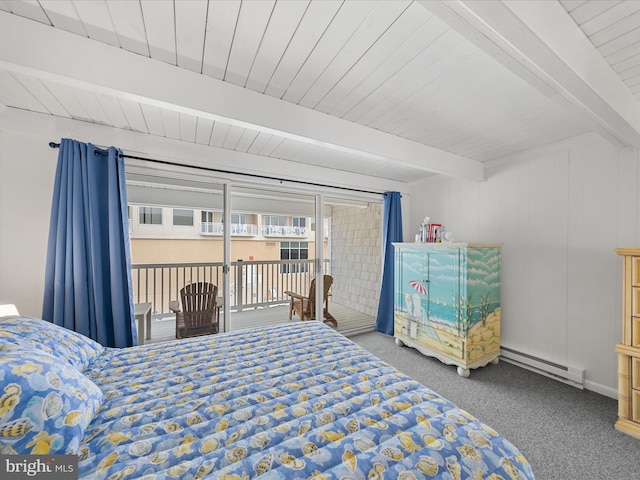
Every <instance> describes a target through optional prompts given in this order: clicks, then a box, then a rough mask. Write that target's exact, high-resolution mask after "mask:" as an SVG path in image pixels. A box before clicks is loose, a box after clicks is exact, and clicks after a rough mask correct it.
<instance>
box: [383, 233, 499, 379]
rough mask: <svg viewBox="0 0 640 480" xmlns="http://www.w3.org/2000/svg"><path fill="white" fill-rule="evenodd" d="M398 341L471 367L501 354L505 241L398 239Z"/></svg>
mask: <svg viewBox="0 0 640 480" xmlns="http://www.w3.org/2000/svg"><path fill="white" fill-rule="evenodd" d="M393 245H394V247H395V248H394V250H395V279H394V337H395V340H396V344H398V345H407V346H409V347H413V348H415V349H417V350H419V351H420V352H422V353H423V354H425V355H428V356H432V357H436V358H438V359H439V360H440V361H442V362H444V363H446V364H449V365H457V366H458V374H459V375H460V376H463V377H468V376H469V373H470V369H472V368H478V367H482V366H485V365H487V364H488V363H490V362H492V363H497V362H498V357H499V356H500V261H501V257H500V254H501V246H502V244H499V243H492V244H486V243H483V244H480V243H460V242H456V243H394V244H393Z"/></svg>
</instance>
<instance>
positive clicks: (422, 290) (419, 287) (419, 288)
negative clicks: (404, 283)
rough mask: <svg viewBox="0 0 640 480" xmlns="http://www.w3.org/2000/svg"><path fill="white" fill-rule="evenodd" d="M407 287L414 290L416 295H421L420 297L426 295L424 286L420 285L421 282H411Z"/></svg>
mask: <svg viewBox="0 0 640 480" xmlns="http://www.w3.org/2000/svg"><path fill="white" fill-rule="evenodd" d="M409 286H410V287H411V288H413V289H415V290H416V291H417V292H418V293H421V294H422V295H426V294H427V289H426V288H424V285H423V284H422V282H421V281H420V280H411V281H410V282H409Z"/></svg>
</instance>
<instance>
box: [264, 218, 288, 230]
mask: <svg viewBox="0 0 640 480" xmlns="http://www.w3.org/2000/svg"><path fill="white" fill-rule="evenodd" d="M264 224H265V225H273V226H276V227H286V226H287V217H281V216H278V215H265V216H264Z"/></svg>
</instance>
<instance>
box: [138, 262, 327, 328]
mask: <svg viewBox="0 0 640 480" xmlns="http://www.w3.org/2000/svg"><path fill="white" fill-rule="evenodd" d="M314 265H315V262H314V260H263V261H261V260H249V261H242V260H238V261H235V262H231V269H230V271H229V274H230V275H231V278H230V282H231V291H230V297H229V301H230V303H229V306H230V309H232V310H235V311H242V310H243V309H247V308H255V307H262V306H268V305H277V304H281V303H284V302H287V301H288V300H289V298H288V296H287V295H285V294H284V292H285V291H287V290H290V291H294V292H298V293H301V294H306V293H308V291H309V285H310V284H311V279H313V278H314V277H315V268H314ZM222 267H223V264H222V262H211V263H158V264H137V265H132V267H131V270H132V280H133V300H134V303H147V302H150V303H151V304H152V307H151V311H152V313H153V316H154V318H161V317H163V316H171V315H173V313H172V312H171V311H170V310H169V302H170V301H172V300H179V299H180V289H181V288H182V287H184V286H185V285H187V284H189V283H194V282H210V283H213V284H215V285H218V288H219V290H218V295H219V296H220V297H223V296H224V292H223V278H224V277H223V268H222ZM329 270H330V262H329V260H325V261H324V273H327V274H329V273H330V271H329Z"/></svg>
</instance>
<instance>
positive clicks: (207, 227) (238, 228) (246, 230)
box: [200, 222, 258, 237]
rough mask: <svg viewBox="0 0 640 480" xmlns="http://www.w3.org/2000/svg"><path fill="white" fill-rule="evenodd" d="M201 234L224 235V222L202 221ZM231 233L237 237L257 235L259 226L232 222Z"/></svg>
mask: <svg viewBox="0 0 640 480" xmlns="http://www.w3.org/2000/svg"><path fill="white" fill-rule="evenodd" d="M200 234H201V235H224V224H223V223H216V222H201V223H200ZM231 235H232V236H235V237H255V236H256V235H258V226H257V225H252V224H248V223H232V224H231Z"/></svg>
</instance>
